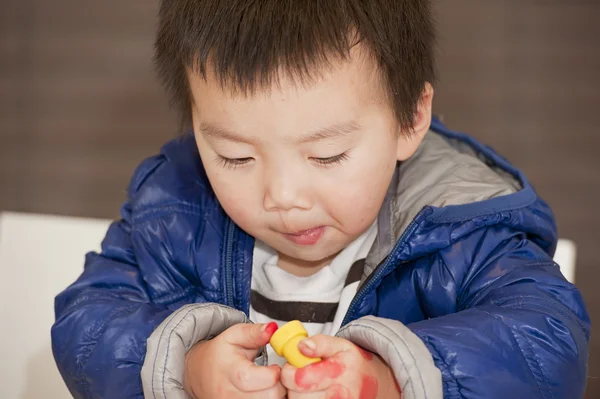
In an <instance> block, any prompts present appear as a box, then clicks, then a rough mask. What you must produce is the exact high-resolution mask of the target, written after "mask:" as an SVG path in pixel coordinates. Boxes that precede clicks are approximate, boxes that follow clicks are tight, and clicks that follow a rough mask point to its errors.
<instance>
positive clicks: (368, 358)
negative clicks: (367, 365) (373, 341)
mask: <svg viewBox="0 0 600 399" xmlns="http://www.w3.org/2000/svg"><path fill="white" fill-rule="evenodd" d="M357 348H358V351H359V352H360V354H361V355H362V357H363V358H364V359H365V360H366V361H371V360H373V354H372V353H371V352H369V351H366V350H364V349H363V348H361V347H360V346H357Z"/></svg>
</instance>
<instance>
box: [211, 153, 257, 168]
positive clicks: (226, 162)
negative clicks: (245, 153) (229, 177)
mask: <svg viewBox="0 0 600 399" xmlns="http://www.w3.org/2000/svg"><path fill="white" fill-rule="evenodd" d="M251 160H252V158H225V157H223V156H221V155H219V156H218V158H217V162H218V163H219V164H220V165H221V166H222V167H224V168H226V169H237V168H238V167H240V166H244V165H246V164H247V163H248V162H250V161H251Z"/></svg>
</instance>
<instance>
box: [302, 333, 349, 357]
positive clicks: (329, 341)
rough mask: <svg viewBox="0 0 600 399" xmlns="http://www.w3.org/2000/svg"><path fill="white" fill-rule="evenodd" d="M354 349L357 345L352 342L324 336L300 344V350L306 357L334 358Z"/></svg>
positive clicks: (314, 337)
mask: <svg viewBox="0 0 600 399" xmlns="http://www.w3.org/2000/svg"><path fill="white" fill-rule="evenodd" d="M354 347H355V345H354V344H353V343H352V342H350V341H348V340H346V339H344V338H338V337H330V336H328V335H323V334H318V335H315V336H313V337H310V338H307V339H305V340H302V341H300V343H299V344H298V349H300V352H302V353H303V354H304V355H306V356H309V357H321V358H328V357H333V356H335V355H336V354H337V353H340V352H344V351H348V350H352V349H353V348H354Z"/></svg>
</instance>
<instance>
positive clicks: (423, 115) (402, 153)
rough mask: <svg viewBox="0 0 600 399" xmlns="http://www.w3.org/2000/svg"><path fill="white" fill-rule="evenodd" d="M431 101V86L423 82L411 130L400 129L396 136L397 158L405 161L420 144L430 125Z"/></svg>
mask: <svg viewBox="0 0 600 399" xmlns="http://www.w3.org/2000/svg"><path fill="white" fill-rule="evenodd" d="M432 101H433V86H431V84H429V83H425V87H424V89H423V94H422V95H421V99H420V100H419V105H418V107H417V113H416V114H415V117H414V125H413V130H412V132H406V131H401V132H400V133H399V137H398V148H397V150H396V151H397V158H398V160H399V161H406V160H407V159H408V158H410V157H411V156H412V155H413V154H414V153H415V152H416V151H417V148H419V145H421V141H423V138H424V137H425V134H426V133H427V132H428V131H429V127H430V126H431V106H432Z"/></svg>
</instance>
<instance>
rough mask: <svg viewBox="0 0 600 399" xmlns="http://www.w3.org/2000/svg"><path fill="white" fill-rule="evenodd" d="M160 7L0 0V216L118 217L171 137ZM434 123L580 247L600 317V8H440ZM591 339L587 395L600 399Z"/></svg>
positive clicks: (583, 279)
mask: <svg viewBox="0 0 600 399" xmlns="http://www.w3.org/2000/svg"><path fill="white" fill-rule="evenodd" d="M157 5H158V2H157V0H152V1H149V0H127V1H118V0H103V1H88V0H52V1H48V0H0V211H2V210H11V211H23V212H36V213H52V214H64V215H75V216H86V217H102V218H116V217H118V209H119V206H120V203H121V202H122V201H123V199H124V193H125V187H126V185H127V182H128V179H129V177H130V175H131V173H132V171H133V169H134V168H135V166H136V165H137V164H138V162H139V161H140V160H142V159H143V158H144V157H146V156H148V155H151V154H153V153H155V152H156V151H157V150H158V149H159V147H160V145H161V144H162V143H163V142H165V141H167V140H168V139H170V138H172V137H174V136H175V135H176V134H177V130H176V119H175V115H174V113H173V112H171V111H170V110H169V109H168V104H167V99H166V96H165V95H164V94H163V91H162V89H161V88H160V87H159V85H158V83H157V80H156V79H155V75H154V72H153V69H152V63H151V55H152V41H153V35H154V25H155V15H156V11H157ZM436 7H437V9H438V21H439V30H440V36H441V37H440V51H439V53H440V54H439V55H440V58H439V66H440V75H441V80H440V84H439V85H438V86H437V92H436V100H435V111H436V112H437V113H438V114H441V115H442V116H443V119H444V121H445V122H446V123H447V124H448V125H449V126H450V127H451V128H454V129H457V130H462V131H466V132H469V133H471V134H473V135H475V136H476V137H477V138H478V139H480V140H482V141H483V142H485V143H487V144H490V145H492V146H493V147H495V148H496V149H497V150H498V151H499V152H501V153H502V154H503V155H505V156H506V157H507V158H508V159H509V160H511V161H512V162H513V163H514V164H515V165H517V166H518V167H520V168H522V169H523V170H524V171H525V172H526V174H527V175H528V176H529V178H530V180H531V181H532V182H533V184H534V186H535V187H536V189H537V190H538V192H539V193H540V194H541V195H542V197H544V198H545V199H546V200H547V201H548V202H549V203H550V205H551V206H552V207H553V209H554V210H555V213H556V217H557V221H558V226H559V234H560V236H561V237H563V238H569V239H572V240H574V241H575V242H576V244H577V246H578V259H577V276H576V279H577V285H578V286H579V288H580V289H581V291H582V292H583V295H584V297H585V299H586V302H587V304H588V306H589V310H590V312H591V314H592V319H596V316H597V315H600V289H598V288H597V287H596V284H598V283H599V282H600V269H599V268H597V267H598V247H599V246H600V245H599V244H600V243H599V242H598V238H599V237H600V236H599V234H598V233H597V229H598V226H599V224H600V212H599V210H598V208H599V205H600V160H599V159H598V151H599V147H600V136H599V135H598V133H597V127H598V126H599V125H600V109H599V105H600V94H599V89H600V77H599V72H600V24H599V23H598V20H599V18H600V1H594V0H486V1H482V0H437V1H436ZM599 349H600V333H598V332H597V331H596V330H594V331H593V333H592V341H591V356H590V371H589V373H590V378H589V380H588V396H589V398H598V397H600V381H599V380H598V377H600V353H599Z"/></svg>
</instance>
